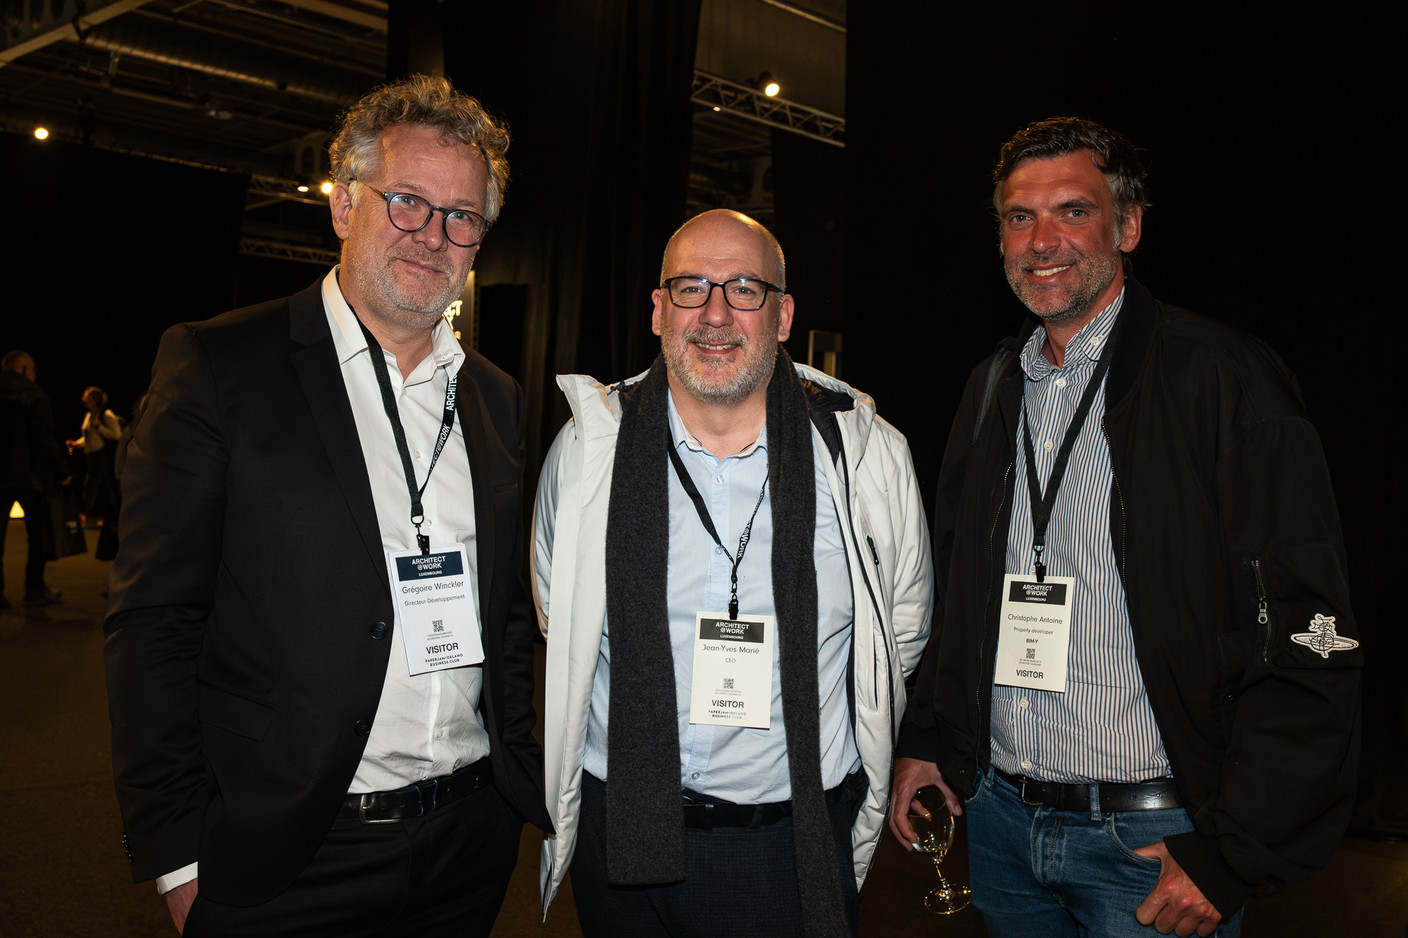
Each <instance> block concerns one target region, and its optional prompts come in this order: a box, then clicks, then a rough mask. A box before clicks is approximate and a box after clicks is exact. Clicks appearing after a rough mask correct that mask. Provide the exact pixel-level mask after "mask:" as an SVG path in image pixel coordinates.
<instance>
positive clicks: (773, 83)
mask: <svg viewBox="0 0 1408 938" xmlns="http://www.w3.org/2000/svg"><path fill="white" fill-rule="evenodd" d="M753 87H755V88H757V89H758V90H759V91H761V92H762V93H763V94H765V95H767V96H768V97H769V98H775V97H777V93H778V92H779V91H781V90H782V86H781V85H779V84H778V83H777V79H776V78H773V77H772V72H763V73H762V74H760V75H759V76H758V77H757V79H756V80H755V81H754V82H753Z"/></svg>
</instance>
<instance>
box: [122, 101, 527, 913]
mask: <svg viewBox="0 0 1408 938" xmlns="http://www.w3.org/2000/svg"><path fill="white" fill-rule="evenodd" d="M507 147H508V134H507V132H506V130H505V129H504V128H503V127H502V126H501V125H499V124H498V123H496V122H495V121H494V120H493V118H492V117H490V116H489V115H488V114H487V113H486V112H485V111H484V110H483V109H482V108H481V107H480V106H479V104H478V102H477V101H475V100H474V99H473V98H470V97H468V96H467V95H464V94H462V93H460V92H457V91H456V90H455V89H454V88H452V87H451V86H450V84H449V83H448V82H447V81H445V80H444V79H431V78H425V77H422V76H417V77H414V78H412V79H408V80H406V81H403V82H399V83H396V84H393V85H390V86H387V87H384V88H380V89H377V90H376V91H373V92H372V93H370V94H369V95H367V96H366V97H364V98H363V99H362V100H361V101H360V102H358V103H357V104H356V105H354V106H353V107H352V108H351V109H350V110H349V111H348V112H347V114H346V115H344V117H343V122H342V126H341V128H340V130H339V132H338V134H337V137H336V139H335V140H334V141H333V144H332V146H331V150H330V157H331V163H332V169H333V174H334V178H335V179H336V183H335V185H334V188H333V192H332V195H331V199H330V201H331V208H332V221H333V227H334V229H335V230H336V231H337V234H338V236H339V237H340V238H342V239H343V246H342V262H341V264H340V265H339V266H338V267H336V268H334V269H333V270H332V271H331V272H330V273H329V274H328V275H327V276H326V277H325V278H324V279H322V280H321V281H320V282H318V283H315V284H314V285H313V286H311V287H310V288H308V289H307V290H304V291H303V292H301V293H298V294H295V295H294V296H291V297H287V298H285V299H282V300H276V301H274V302H270V303H265V304H263V305H260V306H255V307H250V308H247V309H242V310H236V311H234V312H231V313H227V314H225V315H223V316H218V317H216V318H215V319H211V320H208V321H206V322H199V323H185V324H181V325H177V326H174V327H172V328H171V329H170V330H168V331H167V333H166V335H165V337H164V338H163V339H162V343H161V349H160V351H159V352H158V355H157V360H156V364H155V366H154V369H153V381H152V387H151V392H150V396H149V397H148V399H147V403H146V406H145V409H144V411H143V413H142V415H141V417H140V418H139V423H138V426H137V430H136V433H135V436H134V438H133V440H132V443H131V447H130V450H129V453H128V458H127V463H126V467H125V471H124V476H123V489H124V503H123V508H122V533H123V541H122V547H121V550H120V553H119V555H118V558H117V561H116V563H115V565H114V568H113V574H112V582H111V592H112V605H111V609H110V610H109V615H108V620H107V623H106V626H105V630H106V633H107V636H108V639H107V647H106V658H107V675H108V698H109V707H110V711H111V716H112V725H113V762H114V768H115V775H116V781H117V794H118V800H119V802H120V805H121V808H122V813H123V819H124V822H125V826H126V832H125V835H124V839H125V845H126V848H127V851H128V856H129V858H130V859H131V861H132V867H133V873H134V876H135V877H136V878H137V879H138V880H144V879H152V878H156V879H157V886H158V888H159V889H160V890H161V891H162V892H163V894H164V895H165V897H166V901H167V904H168V906H169V907H170V909H171V913H172V917H173V919H174V920H175V922H176V925H177V927H178V928H180V929H182V930H183V933H184V934H187V935H260V936H268V935H309V934H318V935H322V934H327V935H339V936H348V935H401V934H414V935H439V934H454V935H457V936H462V935H486V934H488V932H489V929H490V927H491V925H492V923H493V920H494V917H495V915H496V914H497V912H498V909H499V906H500V905H501V903H502V901H503V896H504V891H505V889H506V887H507V883H508V878H509V874H510V872H511V871H512V868H513V865H514V862H515V860H516V858H517V852H518V841H519V833H520V831H521V827H522V823H523V821H524V820H525V819H526V820H529V821H532V822H533V823H535V824H537V825H539V826H540V827H544V828H547V827H548V826H549V821H548V818H547V815H546V813H545V811H544V807H543V794H542V754H541V751H540V749H539V747H538V745H537V743H536V742H535V741H534V739H533V736H532V729H533V724H534V722H535V720H536V715H535V713H534V710H533V705H532V681H533V676H532V675H533V672H532V646H531V642H532V634H533V623H532V619H531V609H530V606H529V603H528V601H527V597H526V594H525V592H524V589H523V582H522V577H521V575H520V559H521V556H522V531H521V526H520V517H521V501H522V487H521V482H522V478H523V446H522V442H523V409H522V395H521V391H520V390H519V388H518V387H517V385H516V384H514V382H513V381H512V379H510V378H509V377H508V376H507V375H505V374H504V373H503V372H501V371H499V370H498V369H497V368H495V367H494V366H493V365H492V364H490V363H489V362H488V361H487V360H485V359H484V358H483V357H481V356H479V355H478V354H476V353H475V352H472V351H469V352H466V351H464V350H462V349H461V348H460V346H459V344H458V343H457V342H456V340H455V337H454V335H453V333H452V332H451V331H450V329H449V327H448V324H447V323H446V322H445V321H444V319H443V316H442V315H441V314H442V312H443V310H444V309H445V308H446V306H447V305H448V304H449V303H451V302H452V301H453V300H454V299H456V298H457V297H458V296H459V294H460V292H461V290H462V288H463V286H464V283H465V280H466V278H467V275H468V272H469V269H470V267H471V265H472V263H473V260H474V256H475V253H476V252H477V251H478V245H479V243H480V239H481V238H482V237H483V235H484V232H485V230H486V229H487V228H488V226H489V224H490V223H491V222H492V221H493V219H494V218H495V216H496V215H497V213H498V210H499V206H500V203H501V201H502V197H503V190H504V186H505V185H506V183H507V179H508V165H507V163H506V161H505V159H504V151H505V150H506V149H507Z"/></svg>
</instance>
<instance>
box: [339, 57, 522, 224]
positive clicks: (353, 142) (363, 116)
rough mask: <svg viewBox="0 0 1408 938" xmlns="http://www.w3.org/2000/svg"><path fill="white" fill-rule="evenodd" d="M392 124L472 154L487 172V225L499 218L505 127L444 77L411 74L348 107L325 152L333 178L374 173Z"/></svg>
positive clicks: (505, 176) (505, 179) (345, 179)
mask: <svg viewBox="0 0 1408 938" xmlns="http://www.w3.org/2000/svg"><path fill="white" fill-rule="evenodd" d="M396 124H423V125H425V126H427V127H433V128H435V129H437V130H439V131H440V135H441V138H442V139H444V140H454V141H458V142H460V143H466V144H469V145H470V146H472V147H474V148H475V149H477V150H478V151H479V152H480V154H481V155H483V157H484V165H485V166H487V167H488V170H489V191H488V195H487V198H486V204H485V207H484V217H485V218H486V219H488V221H489V222H491V223H492V222H493V221H494V219H496V218H498V216H499V209H500V208H501V207H502V206H503V202H504V191H505V190H506V189H507V188H508V159H507V157H506V156H505V155H504V154H505V153H506V152H507V151H508V143H509V138H508V127H506V126H505V125H504V124H503V123H502V122H500V121H498V120H495V119H494V117H493V116H491V115H490V114H489V112H488V111H486V110H484V107H483V106H482V105H481V104H480V103H479V102H478V101H477V100H476V99H474V98H472V97H470V96H469V95H467V94H465V93H464V92H462V91H456V90H455V87H454V86H453V85H451V84H450V83H449V81H447V80H446V79H444V78H439V77H431V76H429V75H412V76H411V77H410V78H405V79H402V80H401V81H397V82H392V83H391V84H388V85H382V86H380V87H378V88H375V89H373V90H372V91H370V92H368V93H367V94H366V95H364V96H363V97H362V99H361V100H360V101H358V102H357V103H356V104H354V105H352V106H351V107H350V108H348V109H347V110H346V111H345V112H344V113H343V115H342V119H341V122H340V124H339V125H338V129H337V135H336V136H335V137H334V138H333V141H332V144H331V145H330V146H329V147H328V159H329V162H330V163H331V164H332V174H333V179H335V180H337V181H338V182H351V181H352V180H354V179H363V178H365V177H366V176H367V175H368V174H369V173H371V172H373V171H374V170H375V169H376V168H377V163H378V161H379V159H380V153H379V151H378V146H377V145H378V142H379V141H380V139H381V135H382V134H383V133H384V132H385V131H386V130H387V128H389V127H392V126H394V125H396Z"/></svg>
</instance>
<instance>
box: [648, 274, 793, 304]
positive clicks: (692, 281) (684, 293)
mask: <svg viewBox="0 0 1408 938" xmlns="http://www.w3.org/2000/svg"><path fill="white" fill-rule="evenodd" d="M660 287H661V289H664V290H669V291H670V302H671V303H674V304H675V305H676V306H678V307H680V308H681V309H696V308H698V307H700V306H703V305H704V304H706V303H708V302H709V297H711V296H713V295H714V287H719V288H721V289H722V290H723V291H724V302H726V303H728V305H729V306H732V307H733V308H734V309H736V310H741V311H744V312H747V311H750V310H755V309H762V307H763V303H764V301H766V300H767V298H768V291H769V290H771V291H773V292H774V293H781V292H782V288H781V287H777V286H773V285H772V284H770V283H768V282H767V281H766V280H754V279H753V278H752V277H737V278H735V279H733V280H725V281H724V282H723V283H715V282H714V281H713V280H706V279H705V278H703V277H671V278H670V279H669V280H666V281H665V282H664V283H662V284H660Z"/></svg>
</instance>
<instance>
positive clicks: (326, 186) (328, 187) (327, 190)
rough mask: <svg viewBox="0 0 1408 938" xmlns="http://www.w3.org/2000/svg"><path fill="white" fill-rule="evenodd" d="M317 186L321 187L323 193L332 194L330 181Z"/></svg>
mask: <svg viewBox="0 0 1408 938" xmlns="http://www.w3.org/2000/svg"><path fill="white" fill-rule="evenodd" d="M319 188H321V189H322V191H323V195H332V183H330V182H325V183H323V184H322V186H320V187H319Z"/></svg>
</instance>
